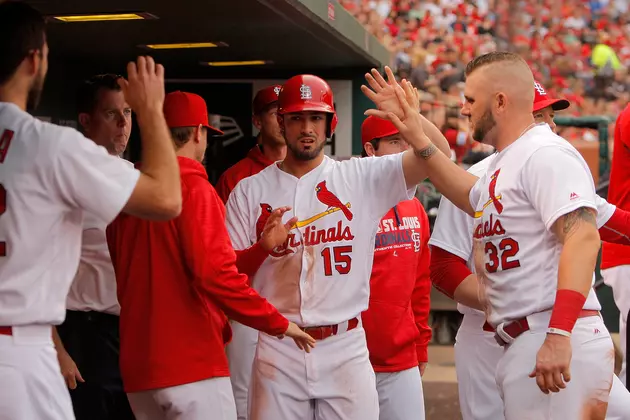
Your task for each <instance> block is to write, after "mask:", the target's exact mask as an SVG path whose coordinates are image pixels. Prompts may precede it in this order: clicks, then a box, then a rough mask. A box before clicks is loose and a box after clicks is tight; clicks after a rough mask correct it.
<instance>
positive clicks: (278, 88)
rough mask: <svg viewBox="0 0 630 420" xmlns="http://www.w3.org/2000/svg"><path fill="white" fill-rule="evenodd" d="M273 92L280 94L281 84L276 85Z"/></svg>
mask: <svg viewBox="0 0 630 420" xmlns="http://www.w3.org/2000/svg"><path fill="white" fill-rule="evenodd" d="M273 92H274V93H275V94H276V96H280V86H276V87H275V88H273Z"/></svg>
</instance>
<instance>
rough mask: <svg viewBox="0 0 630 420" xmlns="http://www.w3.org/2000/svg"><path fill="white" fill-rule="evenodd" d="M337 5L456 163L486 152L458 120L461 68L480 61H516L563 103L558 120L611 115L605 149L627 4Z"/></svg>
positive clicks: (629, 21)
mask: <svg viewBox="0 0 630 420" xmlns="http://www.w3.org/2000/svg"><path fill="white" fill-rule="evenodd" d="M340 1H341V3H342V4H343V5H344V7H345V8H346V9H347V10H349V11H350V12H351V13H352V14H353V15H354V16H355V17H356V18H357V19H358V20H359V21H360V22H361V23H362V24H363V25H364V26H365V27H366V28H367V29H368V30H369V31H370V32H371V33H372V34H373V35H374V36H376V37H377V38H378V39H379V40H380V41H381V42H383V43H384V44H385V45H386V46H387V48H389V49H390V51H392V53H393V56H394V62H393V65H394V67H395V71H396V74H397V76H398V77H399V78H407V79H409V80H411V82H412V83H413V84H414V85H415V86H416V87H417V88H418V89H419V90H421V92H422V112H423V113H424V114H425V116H427V117H428V118H429V119H431V120H432V121H433V122H434V123H435V124H436V125H437V126H438V127H441V129H442V131H443V133H444V134H445V136H446V137H447V139H449V142H451V145H452V149H453V154H454V156H455V158H456V159H457V160H458V161H460V162H462V161H464V162H466V160H467V159H473V160H477V159H475V158H474V156H475V155H477V154H478V153H484V152H485V150H480V148H482V147H483V146H480V145H478V144H475V143H473V142H472V140H471V139H470V136H469V135H468V133H467V131H468V123H467V121H466V120H464V119H462V118H461V117H460V116H459V108H460V104H461V101H462V99H463V98H462V94H463V87H464V83H463V82H464V69H465V66H466V64H467V63H468V61H470V60H471V59H472V58H473V57H475V56H477V55H479V54H484V53H486V52H489V51H493V50H497V49H499V50H510V51H515V52H518V53H520V54H521V55H522V57H523V58H525V59H526V60H527V62H528V63H529V64H530V66H531V68H532V71H533V73H534V76H535V78H536V79H537V81H538V82H540V83H541V84H542V85H543V86H544V87H545V88H546V90H547V93H548V94H549V95H550V96H552V97H562V98H566V99H568V100H569V101H570V102H571V107H570V108H569V109H567V110H566V111H563V112H562V113H561V115H570V116H594V115H603V116H610V117H612V122H611V124H610V126H609V133H610V138H609V140H610V141H611V142H612V140H613V139H612V134H613V133H614V118H615V117H616V116H617V115H618V113H619V112H620V111H621V110H622V109H623V107H625V105H626V104H627V103H628V102H630V73H629V72H628V68H629V67H630V6H629V3H630V2H628V1H627V0H590V1H589V0H340ZM559 133H560V134H561V135H562V136H563V137H565V138H566V139H568V140H569V141H574V142H584V141H589V142H596V141H597V140H598V138H597V132H596V131H595V130H590V129H584V128H576V127H564V128H561V129H560V130H559ZM611 144H612V143H611ZM610 149H611V150H612V147H611V148H610Z"/></svg>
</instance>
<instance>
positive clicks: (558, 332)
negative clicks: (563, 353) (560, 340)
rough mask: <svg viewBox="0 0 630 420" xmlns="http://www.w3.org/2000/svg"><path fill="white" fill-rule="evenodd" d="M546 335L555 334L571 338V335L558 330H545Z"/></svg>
mask: <svg viewBox="0 0 630 420" xmlns="http://www.w3.org/2000/svg"><path fill="white" fill-rule="evenodd" d="M547 334H557V335H563V336H565V337H571V333H570V332H568V331H565V330H561V329H559V328H549V329H548V330H547Z"/></svg>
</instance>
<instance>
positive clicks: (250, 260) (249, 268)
mask: <svg viewBox="0 0 630 420" xmlns="http://www.w3.org/2000/svg"><path fill="white" fill-rule="evenodd" d="M268 256H269V252H267V251H265V249H264V248H263V247H262V245H260V242H256V243H255V244H254V245H252V246H250V247H249V248H247V249H243V250H241V251H236V268H238V271H239V273H243V274H246V275H247V276H248V277H254V274H256V271H258V269H259V268H260V266H261V265H262V263H263V262H265V260H266V259H267V257H268ZM249 284H251V281H250V282H249Z"/></svg>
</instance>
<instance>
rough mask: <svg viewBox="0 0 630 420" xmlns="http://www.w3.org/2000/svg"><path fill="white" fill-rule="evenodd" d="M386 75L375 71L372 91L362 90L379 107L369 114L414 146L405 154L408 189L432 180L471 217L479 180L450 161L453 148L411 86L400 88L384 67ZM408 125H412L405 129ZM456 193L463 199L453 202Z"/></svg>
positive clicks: (369, 78) (371, 76) (370, 81)
mask: <svg viewBox="0 0 630 420" xmlns="http://www.w3.org/2000/svg"><path fill="white" fill-rule="evenodd" d="M385 72H386V74H387V81H385V79H383V77H382V76H381V75H380V74H379V73H378V71H376V70H375V69H373V70H372V73H371V74H369V73H368V74H366V75H365V78H366V80H367V82H368V84H369V85H370V88H371V89H370V88H368V87H367V86H361V90H362V91H363V93H364V94H365V95H366V96H367V97H368V98H369V99H370V100H371V101H372V102H374V104H375V105H376V107H377V108H378V109H371V110H368V111H367V112H366V114H369V115H375V116H377V117H380V118H384V119H389V120H391V121H392V122H393V123H394V124H395V125H396V127H397V128H398V129H399V130H400V134H401V135H402V136H403V137H404V138H405V140H406V141H407V142H408V143H409V144H410V145H411V146H412V150H408V151H406V152H405V156H404V157H403V171H404V173H405V180H406V182H407V186H408V187H410V188H411V187H413V186H415V185H417V184H418V183H420V182H422V181H423V180H425V179H426V178H427V177H429V178H430V179H431V182H433V184H435V186H436V187H437V188H438V190H439V191H440V192H442V193H443V194H444V195H446V196H447V197H448V198H449V199H451V201H453V202H454V203H455V204H456V205H457V206H458V207H460V205H461V206H464V207H465V209H464V208H463V207H460V208H463V209H464V210H465V211H466V212H467V213H470V214H472V212H473V211H474V210H472V209H471V208H470V204H469V203H468V192H469V191H470V188H471V187H472V186H473V185H474V183H475V182H476V179H477V178H476V177H474V176H473V175H470V174H469V173H467V172H466V171H464V170H463V169H462V168H460V167H458V166H457V165H456V164H454V163H453V162H452V161H451V160H450V158H449V156H450V152H451V148H450V146H449V144H448V141H447V140H446V138H444V136H443V135H442V133H441V132H440V130H439V129H438V128H437V127H436V126H435V125H433V124H432V123H431V122H430V121H428V120H427V119H426V118H424V117H423V116H422V115H420V112H419V110H418V95H417V92H416V91H415V90H414V88H413V87H412V86H411V83H409V82H407V81H403V83H402V87H401V85H399V84H398V82H396V79H395V77H394V75H393V73H392V71H391V69H390V68H389V67H385ZM393 118H396V120H397V121H398V123H399V124H396V121H395V120H394V119H393ZM401 121H402V122H404V124H403V123H401ZM408 122H409V123H413V124H409V125H408V126H405V124H407V123H408ZM440 152H441V153H440ZM429 159H430V160H429ZM460 178H461V179H460ZM442 181H444V182H442ZM460 181H463V182H460ZM460 184H461V185H460ZM447 190H448V191H447ZM451 191H452V193H453V194H451ZM456 191H457V192H458V193H459V195H461V196H462V199H457V200H453V199H452V198H455V196H454V194H455V193H456Z"/></svg>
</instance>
